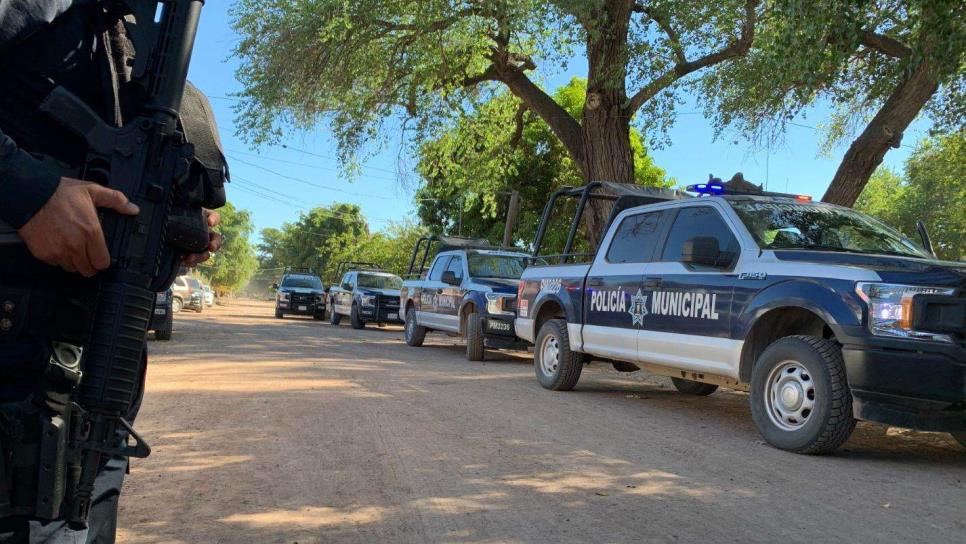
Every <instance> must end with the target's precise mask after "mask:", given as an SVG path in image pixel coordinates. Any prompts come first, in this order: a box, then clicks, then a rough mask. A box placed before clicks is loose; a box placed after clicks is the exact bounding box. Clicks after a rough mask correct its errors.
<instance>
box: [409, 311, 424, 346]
mask: <svg viewBox="0 0 966 544" xmlns="http://www.w3.org/2000/svg"><path fill="white" fill-rule="evenodd" d="M404 334H405V336H406V344H408V345H410V346H412V347H414V348H418V347H419V346H421V345H423V340H425V339H426V327H421V326H419V324H418V323H416V310H415V309H413V308H412V307H410V308H407V309H406V325H405V332H404Z"/></svg>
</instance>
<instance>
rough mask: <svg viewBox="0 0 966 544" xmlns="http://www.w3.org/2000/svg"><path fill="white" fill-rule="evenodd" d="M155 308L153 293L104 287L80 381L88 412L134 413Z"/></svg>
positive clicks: (121, 285)
mask: <svg viewBox="0 0 966 544" xmlns="http://www.w3.org/2000/svg"><path fill="white" fill-rule="evenodd" d="M153 309H154V293H153V292H151V291H149V290H148V289H145V288H143V287H138V286H135V285H131V284H127V283H121V282H110V281H109V282H105V283H104V284H102V286H101V296H100V297H99V300H98V307H97V309H96V310H95V314H94V323H93V330H92V334H91V338H92V340H91V342H90V344H89V346H88V350H87V351H86V352H85V359H86V360H85V362H84V377H83V378H82V379H81V383H80V401H81V402H80V404H81V406H83V407H84V408H85V409H87V410H90V411H93V412H96V413H101V414H113V415H123V414H126V413H127V411H128V410H129V409H130V407H131V404H132V403H133V402H134V399H135V396H136V395H137V392H138V388H139V386H140V379H141V361H142V352H143V351H144V336H145V334H147V329H148V323H149V322H150V319H151V312H152V310H153Z"/></svg>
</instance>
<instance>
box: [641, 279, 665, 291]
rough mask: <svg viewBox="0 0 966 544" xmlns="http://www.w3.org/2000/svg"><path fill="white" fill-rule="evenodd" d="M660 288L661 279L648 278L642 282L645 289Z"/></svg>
mask: <svg viewBox="0 0 966 544" xmlns="http://www.w3.org/2000/svg"><path fill="white" fill-rule="evenodd" d="M660 286H661V278H648V279H646V280H644V288H645V289H655V288H657V287H660Z"/></svg>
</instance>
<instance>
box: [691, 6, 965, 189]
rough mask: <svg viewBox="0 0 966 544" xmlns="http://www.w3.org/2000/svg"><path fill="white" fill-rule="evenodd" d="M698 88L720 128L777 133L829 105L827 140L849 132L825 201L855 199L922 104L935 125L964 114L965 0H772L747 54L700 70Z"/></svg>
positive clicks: (950, 123) (951, 124) (948, 124)
mask: <svg viewBox="0 0 966 544" xmlns="http://www.w3.org/2000/svg"><path fill="white" fill-rule="evenodd" d="M703 79H704V88H703V91H702V92H701V93H700V95H701V96H703V97H704V99H705V100H706V101H707V104H708V113H709V114H710V115H711V116H712V117H713V118H714V119H715V121H716V123H717V126H718V128H719V130H720V129H724V128H726V127H732V128H736V129H737V130H738V131H739V132H740V133H743V134H745V135H747V136H749V137H751V138H754V139H760V138H773V137H775V136H776V134H780V132H781V131H782V130H783V129H784V127H785V124H786V123H787V122H789V121H791V120H793V119H794V118H795V116H796V115H798V114H799V113H800V112H802V111H803V110H804V109H805V108H806V107H807V106H809V105H811V104H813V103H815V102H816V101H820V102H824V103H828V104H830V105H831V106H832V108H833V109H834V115H833V117H832V119H831V120H829V122H828V123H827V127H828V136H829V143H828V146H827V147H831V145H832V144H834V143H835V142H837V141H840V140H842V139H847V138H849V137H852V136H854V135H855V134H856V133H857V136H854V139H853V140H852V142H851V145H850V146H849V148H848V150H847V151H846V152H845V154H844V156H843V157H842V160H841V163H840V164H839V167H838V170H837V171H836V173H835V175H834V177H833V178H832V180H831V184H830V185H829V188H828V190H827V191H826V193H825V196H824V197H823V200H825V201H828V202H833V203H836V204H842V205H845V206H851V205H852V204H853V203H854V202H855V201H856V199H857V198H858V197H859V195H860V193H861V192H862V189H863V187H865V184H866V182H867V181H868V179H869V177H870V176H871V175H872V173H873V172H874V171H875V170H876V168H877V167H878V166H879V164H881V163H882V159H883V157H884V156H885V154H886V152H887V151H888V150H889V149H890V148H893V147H898V146H899V145H900V142H901V141H902V134H903V132H904V131H905V130H906V129H907V128H908V126H909V124H910V123H911V122H912V121H913V120H914V119H916V117H917V116H918V115H919V114H920V112H922V111H923V110H924V109H926V110H927V111H929V112H930V113H931V114H932V117H933V120H934V121H935V122H936V126H938V127H941V128H944V129H952V130H956V129H958V128H961V127H962V126H963V123H964V120H966V110H964V107H966V3H964V2H963V1H962V0H875V1H873V0H772V1H771V2H769V4H768V9H766V10H765V12H764V14H763V15H762V18H761V21H760V23H759V25H758V32H757V34H756V36H755V43H754V46H753V48H752V49H751V51H750V52H749V53H748V54H747V55H745V56H744V57H742V58H741V59H738V60H736V61H735V62H733V63H730V64H728V65H727V66H725V67H721V68H719V69H715V70H713V71H711V72H708V73H706V77H704V78H703Z"/></svg>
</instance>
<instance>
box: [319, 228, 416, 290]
mask: <svg viewBox="0 0 966 544" xmlns="http://www.w3.org/2000/svg"><path fill="white" fill-rule="evenodd" d="M425 234H426V229H425V228H424V227H421V226H419V225H416V224H413V223H408V222H407V223H392V224H390V225H389V226H388V227H387V228H386V229H385V230H384V231H380V232H376V233H373V234H366V235H364V236H353V235H352V234H351V233H346V234H342V235H340V236H339V237H336V238H332V239H330V240H329V243H328V245H327V247H326V248H325V251H326V252H327V254H328V256H329V259H328V262H329V264H328V265H327V267H326V269H325V271H324V273H323V277H324V278H325V280H326V285H329V284H331V283H334V282H336V281H338V279H339V278H338V277H337V274H336V269H337V267H338V264H339V263H341V262H345V261H358V262H369V263H373V264H375V265H377V266H379V267H380V268H382V269H384V270H386V271H387V272H392V273H394V274H404V273H405V272H406V269H407V267H408V266H409V260H410V257H411V255H412V252H413V247H415V245H416V240H418V239H419V237H420V236H423V235H425Z"/></svg>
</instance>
